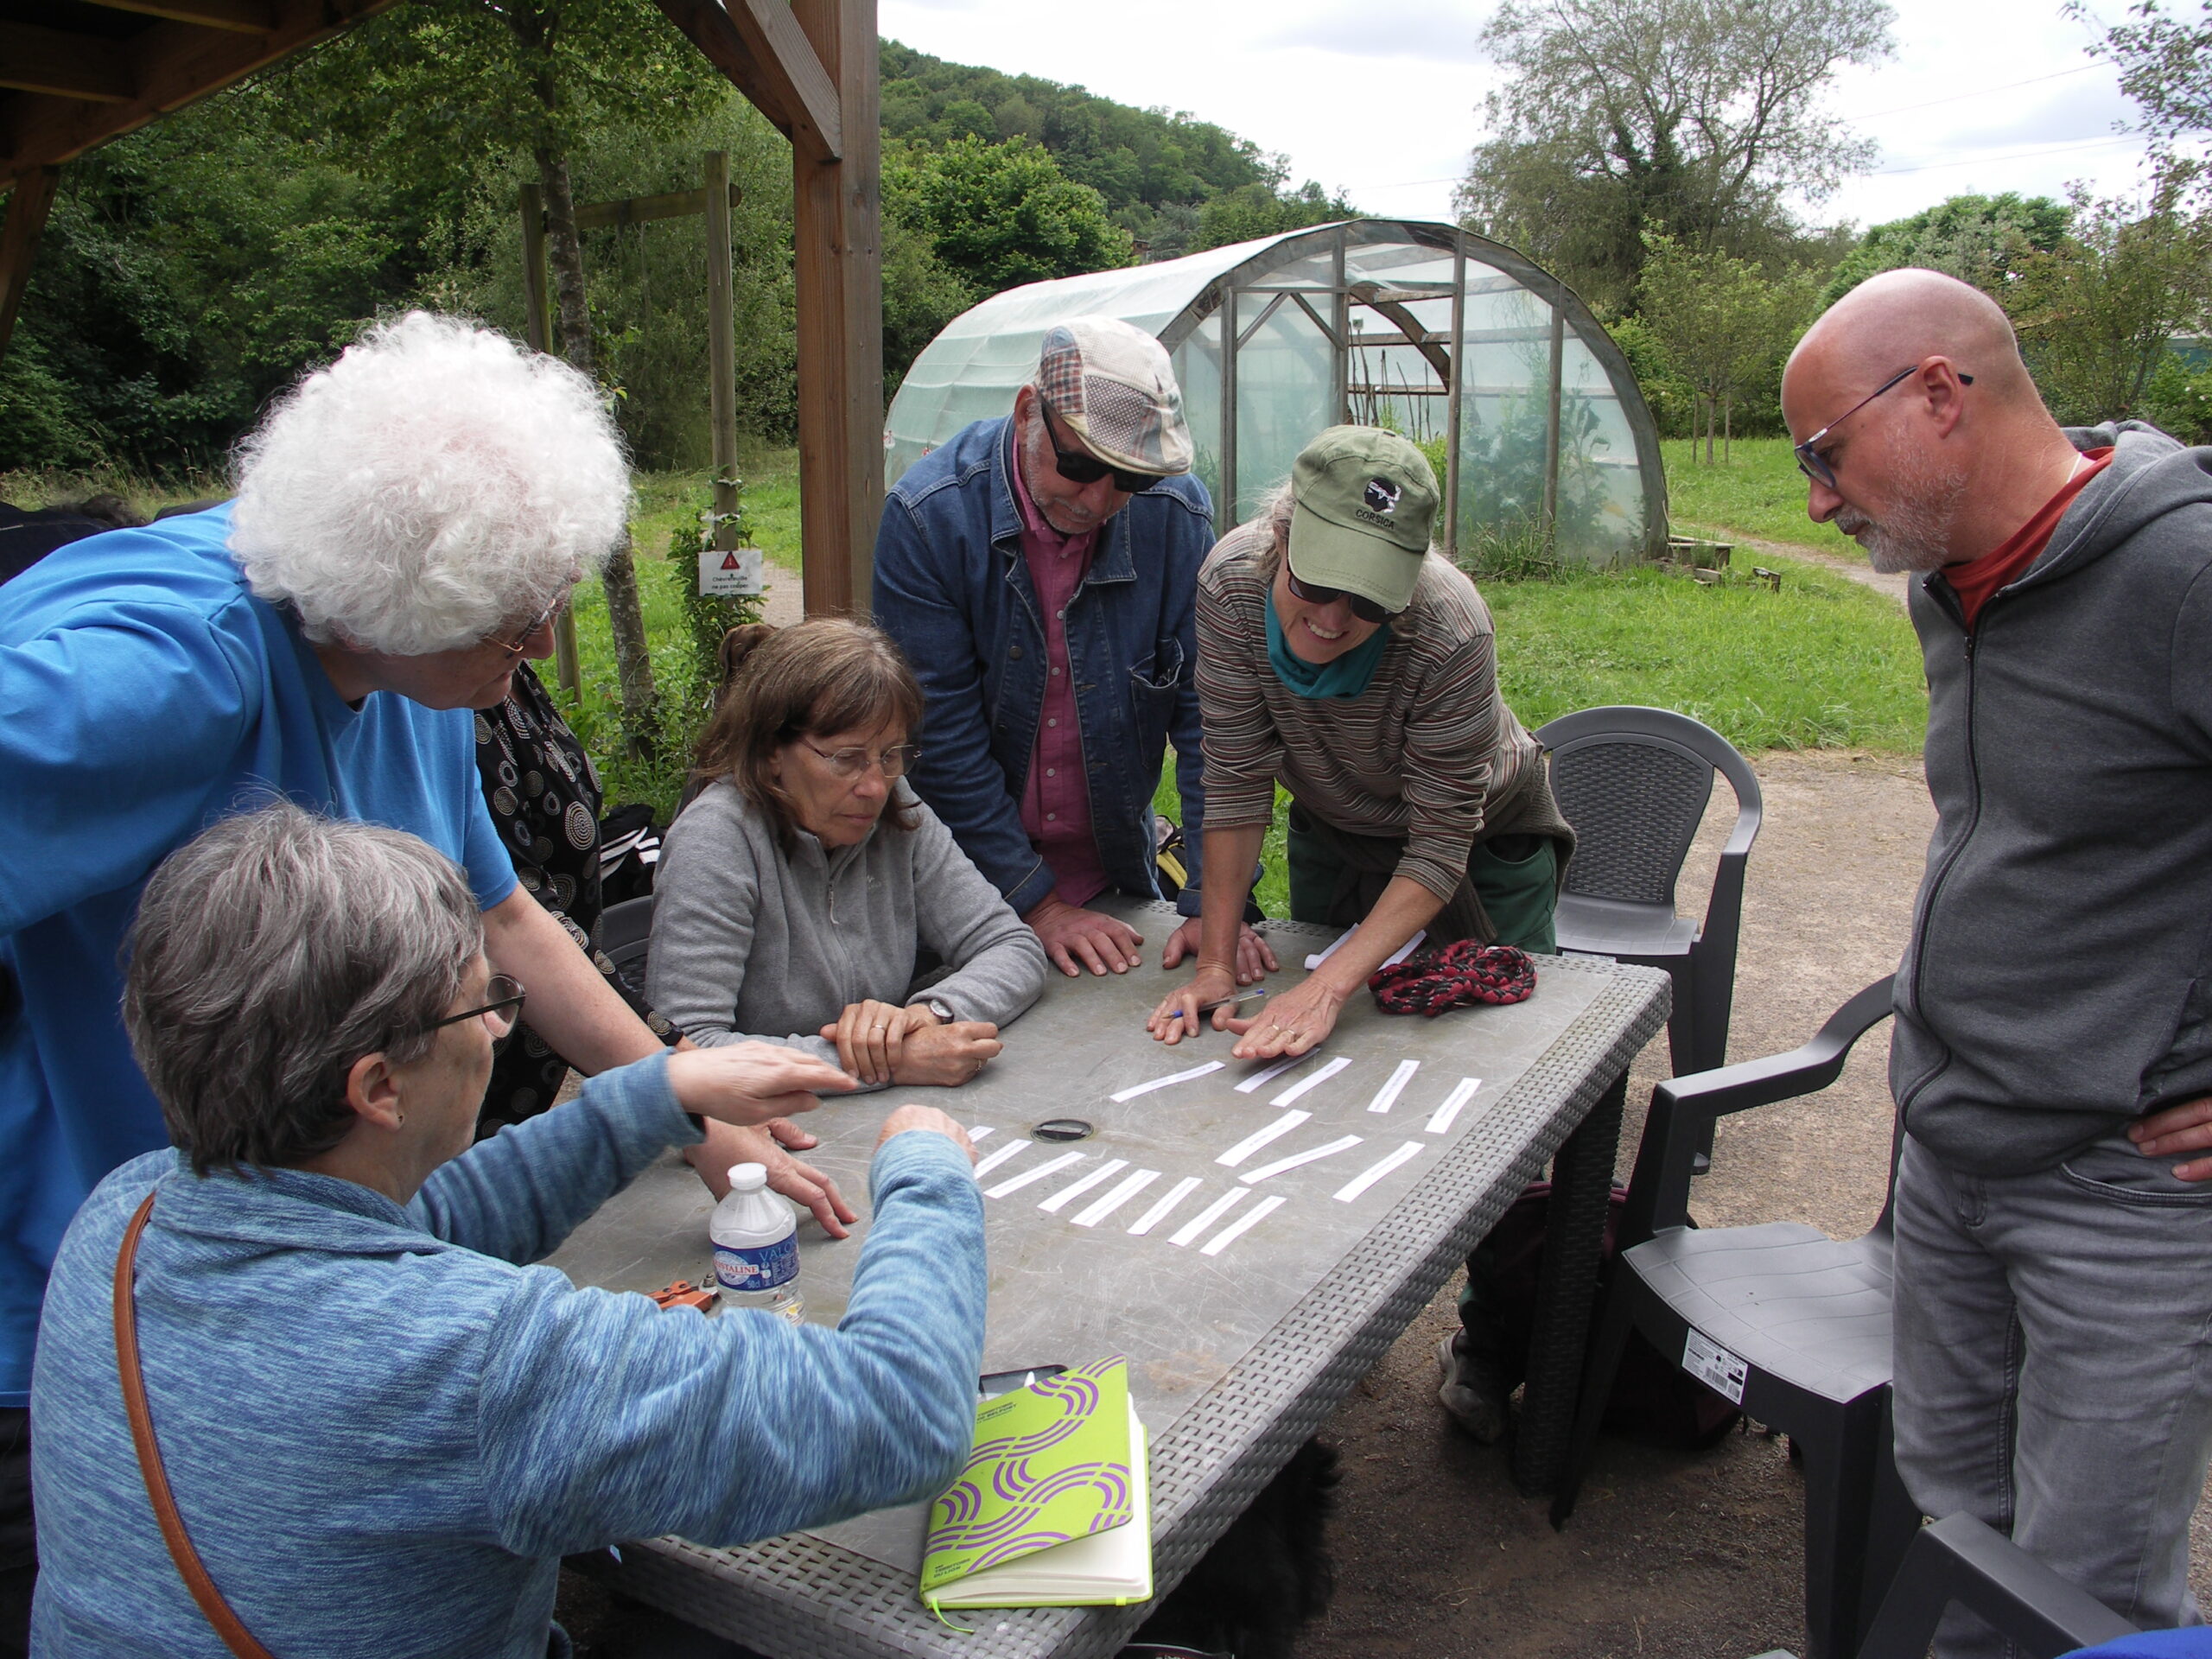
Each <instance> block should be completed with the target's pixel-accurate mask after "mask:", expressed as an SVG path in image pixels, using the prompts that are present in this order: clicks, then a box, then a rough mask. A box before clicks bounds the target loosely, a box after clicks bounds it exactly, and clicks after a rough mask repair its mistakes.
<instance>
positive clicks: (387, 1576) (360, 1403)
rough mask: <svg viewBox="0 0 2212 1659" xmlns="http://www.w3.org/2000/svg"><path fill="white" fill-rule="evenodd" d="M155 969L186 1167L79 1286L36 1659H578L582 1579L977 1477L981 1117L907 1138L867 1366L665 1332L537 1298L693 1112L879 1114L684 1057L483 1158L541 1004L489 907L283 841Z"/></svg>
mask: <svg viewBox="0 0 2212 1659" xmlns="http://www.w3.org/2000/svg"><path fill="white" fill-rule="evenodd" d="M131 944H132V957H131V962H130V973H129V981H128V986H127V990H126V999H125V1020H126V1022H127V1024H128V1027H129V1029H130V1039H131V1043H132V1046H133V1048H134V1050H135V1052H137V1057H138V1060H139V1063H140V1065H141V1066H142V1068H143V1071H144V1073H145V1076H146V1077H147V1078H148V1079H149V1081H150V1082H151V1084H153V1087H154V1089H155V1091H156V1094H157V1096H159V1098H160V1100H161V1103H162V1111H163V1113H164V1115H165V1116H166V1118H167V1121H168V1125H169V1128H170V1131H171V1134H172V1136H173V1138H174V1139H175V1143H176V1149H175V1151H173V1152H162V1153H149V1154H146V1155H144V1156H143V1157H141V1158H138V1159H136V1160H132V1161H131V1162H130V1163H128V1164H125V1165H124V1166H122V1167H121V1168H119V1169H118V1170H117V1171H116V1172H115V1173H113V1174H111V1175H110V1176H109V1177H108V1178H107V1179H105V1181H103V1182H101V1184H100V1185H99V1187H98V1188H97V1189H96V1190H95V1191H94V1192H93V1193H92V1197H91V1198H89V1199H87V1200H86V1204H85V1205H84V1207H83V1208H82V1209H81V1210H80V1211H79V1212H78V1215H77V1217H76V1219H75V1220H74V1221H73V1223H72V1224H71V1225H70V1227H69V1230H68V1231H67V1235H66V1236H64V1238H63V1240H62V1243H61V1248H60V1254H59V1255H58V1256H57V1258H56V1260H55V1262H54V1272H53V1276H52V1280H51V1282H50V1285H49V1287H48V1296H47V1302H46V1313H45V1319H44V1323H43V1325H42V1326H41V1339H40V1343H39V1350H38V1359H37V1367H36V1372H35V1382H34V1385H33V1398H34V1409H35V1412H36V1413H37V1416H38V1422H39V1434H38V1439H37V1441H36V1444H35V1448H34V1458H35V1474H36V1478H37V1481H38V1486H39V1491H40V1493H41V1503H40V1511H39V1530H40V1554H41V1560H42V1568H43V1570H42V1573H41V1578H40V1580H39V1586H38V1597H37V1605H36V1612H35V1619H34V1629H35V1636H34V1645H35V1648H36V1649H37V1650H38V1651H40V1652H41V1653H48V1654H55V1655H71V1654H87V1655H91V1654H99V1655H103V1656H106V1655H125V1656H128V1655H143V1656H149V1659H151V1656H156V1655H162V1656H168V1655H188V1656H199V1655H205V1656H208V1659H219V1656H221V1655H222V1654H223V1653H224V1652H225V1651H226V1647H231V1638H230V1637H227V1636H224V1635H219V1630H226V1629H227V1628H229V1627H230V1624H231V1622H233V1621H234V1622H235V1624H236V1625H238V1626H242V1627H243V1629H244V1630H245V1632H247V1633H249V1634H250V1636H251V1638H252V1639H253V1640H255V1641H257V1642H258V1643H260V1644H261V1645H262V1647H264V1648H265V1649H269V1650H270V1651H273V1652H277V1653H297V1654H315V1655H318V1656H325V1659H334V1656H345V1655H361V1656H378V1659H383V1656H396V1655H402V1654H404V1655H410V1656H434V1655H435V1656H453V1659H461V1656H468V1659H478V1656H495V1659H541V1656H547V1655H551V1656H556V1659H558V1656H563V1655H565V1654H567V1652H568V1651H569V1644H568V1641H567V1638H566V1637H564V1636H563V1634H562V1633H561V1631H560V1630H559V1627H558V1626H557V1625H555V1624H553V1623H552V1611H553V1597H554V1586H555V1580H556V1575H557V1573H558V1568H559V1558H560V1557H561V1556H562V1555H563V1554H571V1553H574V1552H576V1551H579V1550H588V1549H595V1548H602V1547H604V1546H607V1545H609V1544H613V1543H616V1542H619V1541H622V1540H625V1539H630V1538H637V1537H650V1536H654V1535H658V1534H661V1533H665V1532H675V1533H680V1534H682V1535H683V1536H685V1537H688V1538H691V1539H694V1540H696V1541H699V1542H701V1543H708V1544H735V1543H739V1542H742V1541H747V1540H750V1539H755V1538H760V1537H766V1536H771V1535H776V1534H779V1533H783V1532H786V1531H789V1530H791V1529H793V1528H796V1527H801V1526H808V1525H818V1524H821V1523H823V1522H828V1521H831V1520H835V1519H839V1518H842V1517H843V1516H849V1515H854V1514H858V1513H860V1512H861V1511H864V1510H871V1509H876V1508H880V1507H881V1506H883V1505H885V1504H888V1503H899V1502H902V1501H905V1500H908V1499H912V1498H916V1497H923V1496H925V1495H927V1494H929V1493H931V1492H932V1491H936V1490H937V1489H938V1488H939V1487H941V1486H942V1485H943V1484H944V1483H945V1482H946V1481H948V1480H950V1478H952V1476H953V1475H954V1473H955V1472H956V1471H957V1468H958V1465H959V1464H960V1462H961V1459H963V1457H964V1456H965V1454H966V1452H967V1450H968V1446H969V1432H970V1429H971V1427H972V1417H971V1414H972V1402H973V1398H974V1388H975V1377H976V1369H977V1365H978V1363H979V1361H980V1359H981V1357H982V1328H983V1307H984V1290H985V1283H984V1270H983V1249H982V1204H981V1201H980V1199H979V1198H978V1196H977V1194H976V1185H975V1181H974V1179H973V1176H972V1174H971V1173H970V1166H969V1151H968V1148H967V1142H966V1140H965V1137H964V1136H963V1135H962V1133H961V1131H960V1129H959V1128H958V1126H957V1124H955V1123H954V1122H952V1120H951V1119H950V1118H948V1117H946V1116H944V1115H943V1114H942V1113H939V1112H936V1111H933V1110H931V1109H927V1108H924V1107H918V1106H907V1107H902V1108H900V1109H898V1110H897V1111H895V1112H893V1114H892V1115H891V1116H890V1117H889V1118H888V1120H887V1122H885V1124H884V1126H883V1130H882V1133H881V1135H880V1136H879V1139H878V1143H877V1144H878V1150H877V1152H876V1154H875V1159H874V1169H873V1171H872V1185H873V1187H874V1223H873V1225H872V1227H871V1229H870V1231H869V1234H868V1241H867V1243H865V1244H864V1245H863V1246H862V1248H861V1258H860V1262H859V1264H858V1266H857V1268H855V1274H854V1278H853V1291H852V1295H851V1298H850V1300H849V1302H848V1304H847V1308H846V1312H845V1314H844V1317H843V1318H842V1320H841V1321H840V1322H839V1324H838V1325H837V1328H836V1329H835V1330H834V1331H833V1330H829V1329H826V1328H823V1327H822V1326H818V1325H798V1326H795V1325H791V1324H788V1323H786V1322H785V1320H783V1319H779V1318H777V1317H774V1316H773V1315H771V1314H762V1313H750V1312H738V1313H731V1312H725V1313H722V1314H721V1316H720V1317H718V1318H715V1319H702V1318H699V1317H697V1316H696V1315H694V1314H693V1313H690V1311H688V1310H684V1309H674V1310H666V1311H664V1310H663V1309H661V1308H659V1307H658V1306H655V1305H654V1304H653V1303H652V1301H651V1300H648V1299H646V1298H645V1297H642V1296H635V1295H609V1294H606V1293H604V1292H600V1291H592V1290H578V1289H576V1288H575V1287H572V1286H571V1285H570V1284H569V1281H567V1280H566V1279H565V1278H564V1277H563V1275H562V1274H559V1273H557V1272H555V1271H553V1270H551V1269H550V1268H531V1267H529V1266H527V1265H525V1264H526V1263H528V1262H532V1261H535V1260H537V1259H538V1258H539V1257H542V1256H543V1255H545V1254H546V1253H547V1252H549V1251H550V1250H552V1249H555V1248H556V1247H557V1246H558V1245H559V1243H561V1241H562V1239H563V1237H564V1236H566V1235H567V1234H568V1233H569V1231H570V1230H572V1229H573V1228H575V1226H576V1225H577V1224H579V1223H580V1222H582V1220H583V1219H584V1218H585V1217H588V1216H589V1215H590V1214H591V1212H592V1211H593V1210H594V1209H595V1208H596V1207H597V1206H598V1205H600V1204H601V1202H602V1201H603V1200H604V1199H606V1198H608V1197H609V1196H611V1195H612V1194H613V1193H614V1192H617V1191H619V1190H620V1188H621V1187H622V1185H624V1184H626V1182H627V1181H629V1180H630V1179H632V1177H633V1176H635V1175H636V1174H637V1173H639V1170H641V1169H642V1168H644V1167H645V1165H646V1164H648V1163H650V1162H651V1161H652V1160H653V1159H654V1158H656V1157H657V1156H658V1155H659V1154H660V1153H661V1152H662V1151H663V1150H664V1148H665V1147H670V1146H671V1145H684V1144H692V1143H696V1141H697V1140H698V1138H699V1135H700V1127H699V1122H700V1120H699V1117H698V1116H687V1114H698V1115H703V1116H707V1117H710V1118H715V1119H718V1120H721V1121H724V1122H735V1123H754V1122H760V1120H761V1119H763V1118H765V1117H766V1116H771V1115H772V1114H774V1113H777V1112H779V1111H797V1110H803V1109H806V1108H807V1107H810V1106H811V1105H812V1104H814V1102H813V1100H812V1099H811V1098H810V1095H809V1093H808V1092H807V1091H810V1090H820V1089H842V1088H845V1087H849V1084H848V1083H847V1082H846V1080H845V1079H844V1077H842V1074H840V1073H839V1072H837V1071H836V1069H835V1068H834V1067H831V1066H829V1065H825V1064H824V1063H823V1062H822V1061H820V1060H817V1059H813V1058H808V1057H806V1056H804V1055H800V1054H796V1053H793V1052H791V1051H789V1050H786V1049H779V1048H774V1047H771V1046H766V1045H763V1044H746V1045H739V1046H732V1047H726V1048H719V1049H713V1050H688V1051H684V1052H678V1053H675V1054H659V1053H656V1054H655V1055H653V1056H652V1057H651V1058H646V1059H643V1060H640V1061H639V1062H637V1063H636V1064H634V1065H628V1066H624V1067H620V1068H618V1069H615V1070H613V1071H606V1072H603V1073H601V1075H600V1076H598V1077H594V1078H593V1079H592V1080H591V1081H590V1082H589V1083H588V1084H586V1085H585V1086H584V1090H583V1093H582V1096H581V1097H580V1098H579V1099H578V1100H576V1101H575V1103H572V1104H570V1105H568V1106H564V1107H563V1109H560V1110H559V1111H556V1112H549V1113H546V1114H544V1115H543V1116H539V1117H537V1118H533V1119H531V1121H530V1122H526V1123H524V1124H521V1125H518V1126H517V1127H515V1128H510V1129H507V1130H505V1131H504V1132H503V1133H501V1134H500V1135H498V1136H496V1137H495V1138H493V1139H492V1140H489V1141H481V1142H478V1143H476V1144H474V1145H473V1146H472V1145H471V1137H472V1135H473V1132H474V1126H475V1120H476V1103H477V1101H478V1100H479V1099H480V1097H481V1095H482V1093H483V1088H484V1080H485V1077H486V1076H487V1075H488V1073H489V1071H490V1069H491V1061H492V1051H493V1043H494V1041H495V1039H497V1037H498V1036H499V1035H500V1034H501V1033H505V1032H506V1031H508V1030H510V1029H512V1027H513V1024H514V1021H515V1020H516V1018H517V1016H518V1014H519V1013H520V1011H521V1008H522V1007H523V1004H524V996H525V992H524V988H523V987H522V986H521V985H519V984H518V983H516V982H512V981H511V980H506V979H504V978H502V977H501V976H496V975H493V973H492V972H491V971H490V968H489V965H488V964H487V963H486V961H485V958H484V955H483V951H482V948H481V944H482V929H481V925H480V922H479V920H478V913H477V909H476V901H475V898H474V894H473V893H471V891H470V888H469V886H468V883H467V879H466V878H465V876H464V875H463V874H462V873H461V871H460V870H459V869H458V868H455V867H454V865H453V864H452V862H451V861H448V860H447V859H446V858H444V857H443V856H442V855H440V854H438V853H437V852H435V850H434V849H431V848H429V847H428V846H426V845H424V844H423V842H420V841H417V840H416V839H415V838H414V837H412V836H406V835H402V834H400V833H398V832H397V831H393V830H389V829H378V828H374V827H372V826H369V825H365V824H359V823H345V822H342V821H332V820H328V819H323V818H318V817H314V816H312V815H310V814H308V813H305V812H302V811H301V810H299V809H297V808H296V807H293V806H289V805H284V804H277V805H272V806H269V807H266V808H264V809H262V810H258V811H255V812H251V813H248V814H245V815H243V816H241V817H234V818H231V819H229V820H226V821H225V822H223V823H219V824H217V825H216V826H215V827H214V828H213V829H210V830H208V831H207V832H206V833H205V834H203V835H202V836H200V837H199V838H198V839H196V840H195V841H194V842H191V843H189V844H188V845H187V846H186V847H185V848H183V849H181V850H180V851H179V852H178V853H176V854H175V855H173V856H172V857H171V858H170V859H169V860H168V861H167V862H166V863H164V864H163V865H162V868H161V869H160V870H159V871H158V872H156V874H155V876H154V878H153V880H151V881H150V882H149V884H148V886H147V888H146V891H145V894H144V896H143V900H142V902H141V904H140V907H139V913H138V918H137V924H136V925H135V927H134V929H133V931H132V940H131ZM118 1286H121V1287H124V1289H123V1290H122V1291H120V1292H118ZM118 1354H121V1355H123V1356H124V1358H123V1360H122V1361H121V1362H120V1363H118ZM134 1395H137V1396H138V1397H137V1398H136V1399H134V1397H133V1396H134ZM149 1493H150V1494H151V1495H152V1496H151V1497H149ZM164 1499H166V1500H167V1505H166V1507H165V1504H164ZM195 1562H196V1563H197V1565H198V1566H199V1567H200V1568H201V1569H203V1570H204V1573H205V1574H206V1579H207V1581H209V1582H212V1585H213V1589H212V1591H209V1590H208V1589H207V1587H206V1585H205V1584H203V1585H202V1586H200V1589H199V1590H198V1591H188V1588H187V1586H188V1584H189V1583H191V1582H193V1574H192V1564H193V1563H195ZM195 1602H196V1605H195ZM232 1650H243V1649H235V1648H232Z"/></svg>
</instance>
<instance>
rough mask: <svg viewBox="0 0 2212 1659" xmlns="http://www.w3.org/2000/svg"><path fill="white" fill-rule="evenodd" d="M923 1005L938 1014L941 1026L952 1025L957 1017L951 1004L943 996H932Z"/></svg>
mask: <svg viewBox="0 0 2212 1659" xmlns="http://www.w3.org/2000/svg"><path fill="white" fill-rule="evenodd" d="M922 1006H923V1007H925V1008H927V1009H928V1010H929V1011H930V1012H931V1014H935V1015H936V1016H937V1022H938V1024H939V1025H941V1026H949V1025H950V1024H951V1023H952V1021H953V1020H954V1018H955V1016H954V1014H953V1012H952V1009H951V1007H950V1005H948V1004H947V1003H946V1002H945V1001H944V999H942V998H941V997H935V996H932V997H931V998H929V999H928V1000H927V1001H925V1002H924V1003H923V1004H922Z"/></svg>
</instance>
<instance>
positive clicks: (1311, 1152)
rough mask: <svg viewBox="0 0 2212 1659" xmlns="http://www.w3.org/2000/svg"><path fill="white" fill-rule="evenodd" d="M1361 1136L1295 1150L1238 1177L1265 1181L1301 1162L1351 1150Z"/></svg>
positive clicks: (1312, 1161) (1350, 1136) (1314, 1161)
mask: <svg viewBox="0 0 2212 1659" xmlns="http://www.w3.org/2000/svg"><path fill="white" fill-rule="evenodd" d="M1359 1139H1360V1138H1359V1136H1357V1135H1346V1136H1344V1139H1343V1140H1341V1141H1330V1142H1329V1144H1328V1145H1327V1146H1325V1147H1307V1148H1306V1150H1305V1151H1304V1152H1294V1153H1293V1154H1290V1156H1289V1157H1287V1158H1278V1159H1276V1160H1274V1162H1273V1163H1272V1164H1262V1165H1261V1166H1259V1167H1258V1168H1257V1169H1248V1170H1246V1171H1245V1172H1244V1173H1243V1175H1242V1176H1240V1177H1239V1178H1238V1179H1241V1180H1243V1181H1246V1182H1248V1183H1249V1182H1251V1181H1264V1180H1266V1179H1268V1177H1269V1176H1270V1175H1280V1174H1281V1173H1283V1171H1285V1170H1286V1169H1296V1168H1297V1167H1298V1166H1300V1164H1314V1163H1319V1161H1320V1160H1322V1159H1324V1158H1333V1157H1335V1156H1336V1155H1337V1154H1338V1153H1340V1152H1350V1151H1351V1149H1352V1148H1353V1147H1356V1146H1357V1145H1358V1144H1359Z"/></svg>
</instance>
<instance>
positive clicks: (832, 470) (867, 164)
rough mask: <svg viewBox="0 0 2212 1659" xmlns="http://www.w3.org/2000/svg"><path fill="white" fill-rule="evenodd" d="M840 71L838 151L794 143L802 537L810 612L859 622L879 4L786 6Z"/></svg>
mask: <svg viewBox="0 0 2212 1659" xmlns="http://www.w3.org/2000/svg"><path fill="white" fill-rule="evenodd" d="M791 15H792V16H794V17H795V18H797V19H798V24H799V27H800V28H801V29H804V31H805V32H806V37H807V39H808V40H809V41H810V42H812V45H813V48H814V50H815V52H816V53H817V54H818V55H819V57H820V59H821V61H823V63H826V64H829V65H831V66H833V67H834V69H835V71H836V78H837V79H836V91H837V101H838V107H839V110H840V112H841V113H842V117H843V130H844V152H843V154H842V156H835V157H829V158H824V157H821V156H813V155H810V154H809V153H808V152H807V150H806V149H804V148H803V147H801V146H800V145H798V143H796V142H794V143H793V146H792V152H791V182H792V191H791V247H792V251H793V254H794V258H795V263H796V264H797V267H798V270H797V277H798V281H797V307H798V442H799V462H798V466H799V474H798V477H799V485H798V487H799V541H800V546H801V549H802V552H803V556H804V562H805V578H804V580H805V594H806V613H807V614H808V615H809V616H819V615H825V614H833V613H839V612H849V613H853V614H855V615H860V616H865V615H867V614H868V608H869V605H870V590H871V588H872V586H873V579H874V568H875V527H876V520H877V518H879V517H880V515H881V513H882V511H883V250H882V244H881V239H880V238H881V208H882V201H881V181H880V176H879V175H880V161H881V135H880V130H879V123H880V108H879V95H878V86H877V78H876V75H877V72H876V0H792V3H791Z"/></svg>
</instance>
